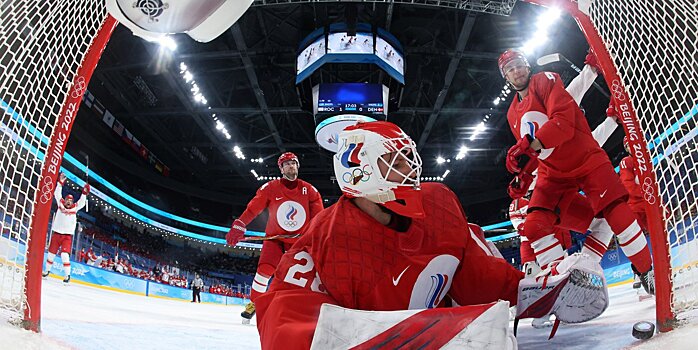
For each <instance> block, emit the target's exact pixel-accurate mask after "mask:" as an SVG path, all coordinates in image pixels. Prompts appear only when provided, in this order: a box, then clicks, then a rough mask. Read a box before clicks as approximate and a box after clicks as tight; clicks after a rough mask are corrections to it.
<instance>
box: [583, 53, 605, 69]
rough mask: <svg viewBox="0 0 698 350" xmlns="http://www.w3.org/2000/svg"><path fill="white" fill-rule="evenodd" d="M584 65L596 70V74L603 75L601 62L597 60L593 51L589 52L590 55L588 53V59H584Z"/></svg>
mask: <svg viewBox="0 0 698 350" xmlns="http://www.w3.org/2000/svg"><path fill="white" fill-rule="evenodd" d="M584 64H585V65H587V66H590V67H592V68H594V69H596V72H597V73H599V74H601V66H600V65H599V61H598V60H596V55H594V53H593V52H592V51H591V50H589V53H587V57H585V58H584Z"/></svg>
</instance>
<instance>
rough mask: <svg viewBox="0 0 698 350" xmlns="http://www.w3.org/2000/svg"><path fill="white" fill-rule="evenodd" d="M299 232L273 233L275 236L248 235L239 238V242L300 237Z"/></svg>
mask: <svg viewBox="0 0 698 350" xmlns="http://www.w3.org/2000/svg"><path fill="white" fill-rule="evenodd" d="M300 236H301V235H300V234H294V235H291V234H284V235H275V236H267V237H259V236H249V237H245V238H243V239H241V240H240V242H249V241H269V240H272V239H283V238H298V237H300Z"/></svg>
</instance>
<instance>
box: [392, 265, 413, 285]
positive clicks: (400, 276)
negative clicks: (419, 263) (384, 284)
mask: <svg viewBox="0 0 698 350" xmlns="http://www.w3.org/2000/svg"><path fill="white" fill-rule="evenodd" d="M409 268H410V266H409V265H407V267H406V268H405V269H404V270H402V272H401V273H400V275H398V276H397V278H395V277H393V285H394V286H395V287H397V284H398V283H400V279H401V278H402V275H404V274H405V272H407V269H409Z"/></svg>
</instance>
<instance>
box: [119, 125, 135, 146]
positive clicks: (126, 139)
mask: <svg viewBox="0 0 698 350" xmlns="http://www.w3.org/2000/svg"><path fill="white" fill-rule="evenodd" d="M121 136H122V137H121V138H122V139H123V140H124V142H126V143H128V144H129V145H130V144H131V139H133V134H131V132H130V131H128V129H124V134H123V135H121Z"/></svg>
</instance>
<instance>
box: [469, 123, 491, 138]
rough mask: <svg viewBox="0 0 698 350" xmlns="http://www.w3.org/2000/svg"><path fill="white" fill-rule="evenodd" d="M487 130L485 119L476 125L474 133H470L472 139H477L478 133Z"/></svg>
mask: <svg viewBox="0 0 698 350" xmlns="http://www.w3.org/2000/svg"><path fill="white" fill-rule="evenodd" d="M485 130H487V126H485V122H484V121H483V122H480V124H478V125H477V126H476V127H475V130H474V131H473V134H472V135H470V141H473V140H475V138H476V137H477V136H478V135H480V134H481V133H483V132H484V131H485Z"/></svg>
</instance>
